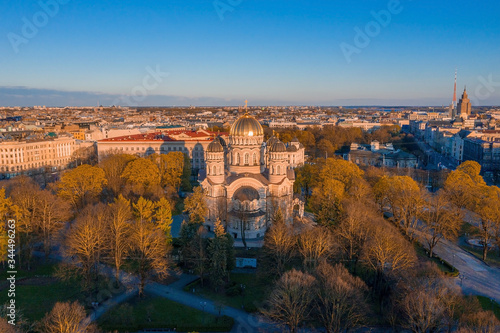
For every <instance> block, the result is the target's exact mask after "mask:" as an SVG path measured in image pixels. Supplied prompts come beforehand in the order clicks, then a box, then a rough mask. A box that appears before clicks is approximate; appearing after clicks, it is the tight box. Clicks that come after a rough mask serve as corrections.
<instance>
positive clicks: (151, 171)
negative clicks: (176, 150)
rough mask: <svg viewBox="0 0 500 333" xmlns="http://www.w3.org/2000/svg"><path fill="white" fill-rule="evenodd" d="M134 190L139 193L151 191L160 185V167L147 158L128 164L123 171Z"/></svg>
mask: <svg viewBox="0 0 500 333" xmlns="http://www.w3.org/2000/svg"><path fill="white" fill-rule="evenodd" d="M122 178H124V179H125V180H126V181H127V183H129V184H130V185H131V186H132V188H133V192H134V193H136V194H139V195H144V194H146V193H150V192H152V191H154V190H155V189H156V187H158V186H159V185H160V180H161V177H160V169H159V168H158V166H157V165H156V163H155V162H153V161H151V160H150V159H147V158H138V159H136V160H133V161H131V162H129V163H128V164H127V166H126V167H125V169H124V170H123V173H122Z"/></svg>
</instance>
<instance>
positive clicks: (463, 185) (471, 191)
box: [444, 161, 486, 210]
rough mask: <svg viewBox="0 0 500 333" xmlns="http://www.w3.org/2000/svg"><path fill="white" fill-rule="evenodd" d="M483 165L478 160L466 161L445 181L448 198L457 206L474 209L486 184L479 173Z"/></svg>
mask: <svg viewBox="0 0 500 333" xmlns="http://www.w3.org/2000/svg"><path fill="white" fill-rule="evenodd" d="M480 171H481V166H480V165H479V164H478V163H477V162H473V161H466V162H463V163H462V164H460V165H459V166H458V167H457V169H456V170H454V171H452V172H451V173H450V174H449V175H448V177H447V178H446V181H445V183H444V190H445V192H446V194H447V195H448V198H449V199H450V201H451V202H453V203H454V204H455V205H456V206H457V207H461V208H467V209H470V210H474V209H475V208H476V205H477V204H478V201H479V199H480V198H481V192H482V191H483V190H484V187H485V186H486V184H485V182H484V180H483V178H482V177H481V176H480V175H479V172H480Z"/></svg>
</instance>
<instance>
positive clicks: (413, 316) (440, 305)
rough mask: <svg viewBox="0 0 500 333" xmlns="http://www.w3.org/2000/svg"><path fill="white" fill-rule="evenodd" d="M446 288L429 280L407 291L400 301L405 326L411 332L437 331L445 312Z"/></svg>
mask: <svg viewBox="0 0 500 333" xmlns="http://www.w3.org/2000/svg"><path fill="white" fill-rule="evenodd" d="M447 296H448V290H447V288H446V287H444V286H443V285H442V284H441V283H436V282H434V281H429V282H427V283H424V284H420V285H417V286H415V288H413V289H412V290H410V291H408V292H407V293H406V295H405V297H404V298H403V299H402V301H401V308H402V310H403V313H404V315H405V326H406V327H407V328H408V329H409V330H410V331H412V332H416V333H419V332H439V331H440V328H441V325H442V324H443V320H444V318H445V314H446V307H445V304H444V299H445V298H446V297H447Z"/></svg>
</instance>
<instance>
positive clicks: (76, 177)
mask: <svg viewBox="0 0 500 333" xmlns="http://www.w3.org/2000/svg"><path fill="white" fill-rule="evenodd" d="M106 183H107V181H106V175H105V173H104V171H103V170H102V169H101V168H99V167H96V166H90V165H87V164H84V165H81V166H79V167H77V168H76V169H73V170H69V171H67V172H65V173H64V174H63V175H62V177H61V180H60V182H59V183H58V189H59V191H58V194H59V196H60V197H61V198H63V199H65V200H67V201H68V202H69V203H70V204H71V205H72V206H73V208H74V209H75V210H79V209H82V208H83V207H85V205H87V204H89V203H92V202H94V201H95V199H96V198H97V197H98V196H99V194H101V192H102V189H103V187H104V185H106Z"/></svg>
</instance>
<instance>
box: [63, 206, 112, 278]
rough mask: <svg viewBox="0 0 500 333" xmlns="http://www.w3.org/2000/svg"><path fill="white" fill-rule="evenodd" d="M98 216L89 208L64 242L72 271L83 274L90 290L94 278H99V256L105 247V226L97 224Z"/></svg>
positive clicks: (77, 219) (75, 223)
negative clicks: (70, 260)
mask: <svg viewBox="0 0 500 333" xmlns="http://www.w3.org/2000/svg"><path fill="white" fill-rule="evenodd" d="M96 215H97V213H96V210H95V208H94V207H90V206H89V207H87V208H86V209H85V210H84V211H83V212H82V213H81V214H80V215H79V216H78V217H77V218H76V220H75V221H74V222H73V224H72V226H71V228H70V229H69V230H68V231H67V233H66V237H65V242H64V253H65V255H66V257H68V258H71V259H72V263H73V265H72V270H73V271H74V272H76V273H81V274H82V276H83V283H84V286H85V287H86V288H90V287H91V286H92V281H93V278H95V277H97V274H98V270H97V269H98V262H99V255H100V252H101V251H102V249H103V246H104V242H103V237H102V235H103V234H104V230H103V229H102V227H103V225H102V224H100V223H96V220H97V216H96Z"/></svg>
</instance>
